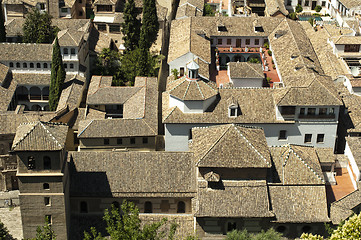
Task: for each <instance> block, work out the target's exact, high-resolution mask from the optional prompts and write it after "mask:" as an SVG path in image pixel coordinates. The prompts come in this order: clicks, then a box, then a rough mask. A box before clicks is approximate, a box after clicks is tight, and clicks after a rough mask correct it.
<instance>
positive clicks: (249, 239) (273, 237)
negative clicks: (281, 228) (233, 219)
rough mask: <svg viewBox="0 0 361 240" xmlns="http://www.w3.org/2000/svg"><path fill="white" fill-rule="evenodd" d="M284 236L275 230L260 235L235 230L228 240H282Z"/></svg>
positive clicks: (271, 229)
mask: <svg viewBox="0 0 361 240" xmlns="http://www.w3.org/2000/svg"><path fill="white" fill-rule="evenodd" d="M281 239H282V234H281V233H279V232H276V231H275V230H274V229H273V228H270V229H268V230H267V231H264V230H262V231H261V232H260V233H249V232H248V231H247V230H246V229H244V230H242V231H239V230H233V231H231V232H228V233H227V237H226V240H281Z"/></svg>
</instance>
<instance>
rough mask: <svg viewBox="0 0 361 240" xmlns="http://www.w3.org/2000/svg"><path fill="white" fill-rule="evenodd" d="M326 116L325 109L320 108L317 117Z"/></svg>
mask: <svg viewBox="0 0 361 240" xmlns="http://www.w3.org/2000/svg"><path fill="white" fill-rule="evenodd" d="M326 114H327V108H320V110H319V111H318V115H326Z"/></svg>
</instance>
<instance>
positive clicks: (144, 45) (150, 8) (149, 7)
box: [139, 0, 159, 51]
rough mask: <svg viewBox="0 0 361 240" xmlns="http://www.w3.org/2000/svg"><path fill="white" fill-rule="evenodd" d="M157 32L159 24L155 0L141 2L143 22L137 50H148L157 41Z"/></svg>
mask: <svg viewBox="0 0 361 240" xmlns="http://www.w3.org/2000/svg"><path fill="white" fill-rule="evenodd" d="M158 31H159V22H158V16H157V8H156V6H155V0H143V20H142V27H141V30H140V41H139V48H140V49H147V50H148V49H149V48H150V47H151V46H152V44H153V43H154V42H155V40H157V36H158ZM141 51H143V50H141Z"/></svg>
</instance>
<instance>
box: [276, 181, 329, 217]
mask: <svg viewBox="0 0 361 240" xmlns="http://www.w3.org/2000/svg"><path fill="white" fill-rule="evenodd" d="M269 193H270V199H271V204H272V211H273V212H274V214H275V215H276V219H277V220H276V222H279V223H316V222H329V221H330V220H329V218H328V214H327V200H326V189H325V186H287V185H271V186H269Z"/></svg>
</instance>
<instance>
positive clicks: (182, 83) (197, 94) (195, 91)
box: [168, 76, 218, 100]
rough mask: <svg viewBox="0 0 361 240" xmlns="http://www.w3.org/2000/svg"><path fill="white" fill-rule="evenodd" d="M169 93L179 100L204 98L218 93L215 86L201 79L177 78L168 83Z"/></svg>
mask: <svg viewBox="0 0 361 240" xmlns="http://www.w3.org/2000/svg"><path fill="white" fill-rule="evenodd" d="M168 89H169V94H170V95H171V96H174V97H176V98H178V99H181V100H206V99H208V98H211V97H213V96H215V95H217V94H218V90H217V88H216V87H215V86H213V85H211V84H209V83H207V82H205V81H203V80H201V79H197V80H194V79H191V80H190V79H188V78H187V77H185V76H184V77H182V78H179V79H177V80H175V81H173V82H171V83H170V84H169V88H168Z"/></svg>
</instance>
